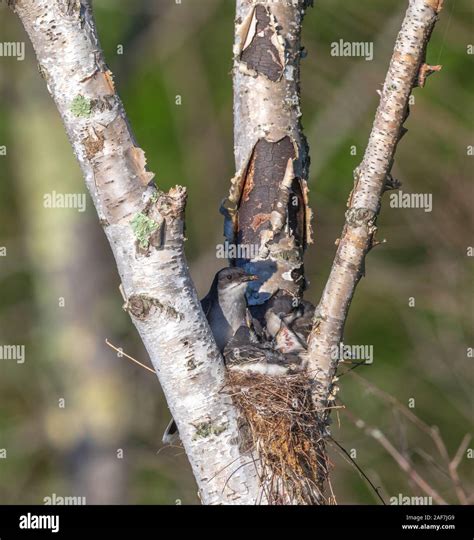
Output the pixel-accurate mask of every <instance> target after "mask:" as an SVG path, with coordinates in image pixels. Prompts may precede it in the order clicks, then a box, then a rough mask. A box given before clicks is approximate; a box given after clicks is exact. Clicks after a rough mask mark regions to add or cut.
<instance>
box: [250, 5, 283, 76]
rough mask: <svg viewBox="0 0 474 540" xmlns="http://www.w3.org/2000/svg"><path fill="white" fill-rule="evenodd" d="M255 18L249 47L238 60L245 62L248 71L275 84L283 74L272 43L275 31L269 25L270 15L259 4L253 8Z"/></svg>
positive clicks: (276, 50) (278, 57) (277, 54)
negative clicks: (250, 70) (254, 26)
mask: <svg viewBox="0 0 474 540" xmlns="http://www.w3.org/2000/svg"><path fill="white" fill-rule="evenodd" d="M255 17H256V20H257V24H256V28H255V34H254V36H253V39H252V41H251V42H250V45H249V46H248V47H246V48H245V49H244V51H243V52H242V54H241V56H240V60H241V61H242V62H245V63H246V64H247V67H248V68H249V69H252V70H254V71H256V72H257V73H260V74H262V75H265V77H267V78H268V79H270V80H271V81H273V82H276V81H278V80H279V79H280V77H281V75H282V73H283V66H282V64H281V61H280V55H279V52H278V49H277V48H276V47H275V45H274V44H273V42H272V36H273V35H274V34H275V30H274V28H273V27H272V24H271V19H270V14H269V12H268V11H267V9H266V8H265V7H264V6H262V5H260V4H259V5H257V6H256V7H255Z"/></svg>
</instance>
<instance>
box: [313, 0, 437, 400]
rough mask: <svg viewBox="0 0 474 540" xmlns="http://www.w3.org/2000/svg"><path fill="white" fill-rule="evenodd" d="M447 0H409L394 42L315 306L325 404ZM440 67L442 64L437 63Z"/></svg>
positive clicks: (317, 369)
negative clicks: (416, 91)
mask: <svg viewBox="0 0 474 540" xmlns="http://www.w3.org/2000/svg"><path fill="white" fill-rule="evenodd" d="M442 3H443V2H442V0H410V2H409V6H408V9H407V12H406V15H405V18H404V21H403V24H402V28H401V30H400V33H399V34H398V38H397V41H396V44H395V49H394V52H393V56H392V59H391V62H390V66H389V69H388V73H387V76H386V79H385V83H384V86H383V90H382V93H381V98H380V104H379V107H378V109H377V113H376V117H375V121H374V125H373V128H372V132H371V134H370V138H369V142H368V145H367V148H366V151H365V155H364V159H363V161H362V163H361V164H360V166H359V167H357V169H356V170H355V174H354V179H355V183H354V188H353V190H352V193H351V195H350V197H349V200H348V203H347V206H348V210H347V212H346V216H345V217H346V221H345V225H344V229H343V231H342V234H341V238H340V239H339V240H338V241H337V244H338V248H337V252H336V256H335V259H334V262H333V266H332V269H331V272H330V275H329V278H328V281H327V283H326V286H325V288H324V291H323V294H322V297H321V300H320V302H319V305H318V307H317V309H316V314H315V318H314V323H313V330H312V332H311V335H310V339H309V369H310V372H311V376H312V377H313V378H314V381H315V391H314V399H315V403H316V405H317V406H319V407H320V408H322V409H323V408H324V407H325V406H326V405H327V402H328V398H329V396H330V395H331V391H332V387H333V379H334V376H335V373H336V369H337V366H338V356H337V354H335V347H337V346H338V345H339V343H340V342H341V340H342V336H343V331H344V325H345V322H346V318H347V315H348V310H349V306H350V304H351V301H352V297H353V295H354V291H355V288H356V286H357V283H358V282H359V280H360V278H361V277H362V276H363V274H364V263H365V257H366V255H367V253H368V252H369V251H370V250H371V248H372V247H374V246H375V245H377V243H378V242H377V240H376V238H375V234H376V231H377V227H376V225H375V223H376V219H377V216H378V214H379V211H380V206H381V199H382V194H383V192H384V191H385V190H386V189H393V188H394V187H396V182H394V181H393V179H392V177H391V175H390V171H391V168H392V165H393V159H394V155H395V150H396V148H397V144H398V142H399V140H400V139H401V137H402V136H403V134H404V133H405V132H406V129H405V128H404V127H403V124H404V122H405V120H406V118H407V116H408V112H409V111H408V100H409V97H410V94H411V92H412V89H413V88H414V87H415V86H417V85H419V86H423V85H424V83H425V79H426V75H427V74H429V73H430V72H432V71H434V69H432V68H431V67H430V66H427V65H426V64H425V53H426V47H427V44H428V42H429V39H430V36H431V32H432V30H433V28H434V25H435V22H436V20H437V18H438V13H439V11H440V10H441V6H442ZM436 70H438V67H436Z"/></svg>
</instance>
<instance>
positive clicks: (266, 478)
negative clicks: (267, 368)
mask: <svg viewBox="0 0 474 540" xmlns="http://www.w3.org/2000/svg"><path fill="white" fill-rule="evenodd" d="M310 390H311V388H310V383H309V381H308V378H307V377H306V376H305V375H304V374H295V375H287V376H286V377H271V376H268V375H259V374H246V373H242V372H237V371H229V382H228V385H227V388H226V391H227V392H228V393H229V394H230V395H231V396H232V398H233V400H234V402H235V403H236V405H237V407H238V408H239V409H240V411H241V412H242V416H243V419H244V420H245V425H244V426H242V430H241V431H242V437H243V442H242V444H243V446H244V448H243V449H244V450H246V451H253V452H254V453H255V454H256V455H257V459H258V466H259V467H258V468H259V473H260V475H261V485H262V489H263V493H264V494H265V498H266V499H267V501H268V503H269V504H324V502H325V499H324V497H323V495H322V494H321V491H320V488H319V487H318V486H321V485H322V483H323V482H324V479H325V478H326V477H327V463H326V459H325V457H324V456H325V452H324V442H323V440H322V438H321V433H323V428H322V426H321V423H320V419H319V418H318V415H317V414H316V411H315V409H314V405H313V402H312V399H311V391H310Z"/></svg>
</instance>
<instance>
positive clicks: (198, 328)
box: [12, 0, 259, 504]
mask: <svg viewBox="0 0 474 540" xmlns="http://www.w3.org/2000/svg"><path fill="white" fill-rule="evenodd" d="M12 7H13V9H14V11H15V12H16V13H17V15H18V16H19V18H20V20H21V22H22V24H23V26H24V27H25V30H26V31H27V33H28V35H29V37H30V39H31V42H32V44H33V47H34V49H35V52H36V56H37V58H38V62H39V68H40V72H41V74H42V76H43V77H44V79H45V81H46V83H47V86H48V90H49V92H50V94H51V96H52V97H53V99H54V101H55V103H56V106H57V108H58V110H59V112H60V114H61V116H62V119H63V122H64V125H65V128H66V131H67V134H68V136H69V139H70V141H71V144H72V146H73V149H74V153H75V155H76V156H77V159H78V161H79V164H80V166H81V168H82V171H83V174H84V178H85V181H86V184H87V187H88V189H89V191H90V194H91V196H92V199H93V201H94V204H95V207H96V209H97V213H98V215H99V218H100V221H101V224H102V226H103V228H104V231H105V234H106V235H107V238H108V240H109V242H110V245H111V248H112V250H113V253H114V256H115V259H116V262H117V268H118V271H119V274H120V277H121V279H122V284H123V289H124V293H125V296H126V298H127V299H128V300H127V301H126V303H125V306H124V308H125V309H126V310H127V311H128V312H129V313H130V316H131V317H132V320H133V322H134V324H135V326H136V327H137V329H138V332H139V333H140V336H141V338H142V340H143V343H144V345H145V347H146V349H147V351H148V353H149V355H150V358H151V361H152V363H153V365H154V367H155V370H156V372H157V374H158V377H159V379H160V382H161V385H162V387H163V390H164V392H165V395H166V398H167V401H168V405H169V407H170V410H171V412H172V414H173V416H174V418H175V419H176V422H177V424H178V427H179V431H180V436H181V439H182V441H183V444H184V447H185V450H186V452H187V455H188V458H189V461H190V463H191V465H192V468H193V471H194V475H195V477H196V481H197V484H198V486H199V491H200V496H201V499H202V501H203V502H204V503H207V504H216V503H233V504H243V503H247V504H253V503H255V502H256V500H257V498H258V493H259V486H258V478H257V474H256V469H255V466H254V463H253V462H252V459H251V457H250V458H249V456H243V455H241V451H240V448H239V444H238V443H239V431H238V416H237V412H236V410H235V408H234V407H233V405H232V402H231V399H230V398H229V397H228V396H226V395H225V394H224V393H221V392H219V390H220V389H221V388H222V387H223V386H224V384H225V368H224V365H223V362H222V358H221V356H220V354H219V352H218V349H217V347H216V345H215V342H214V339H213V336H212V334H211V332H210V329H209V326H208V324H207V321H206V319H205V317H204V314H203V313H202V310H201V307H200V304H199V300H198V297H197V294H196V291H195V288H194V286H193V283H192V281H191V279H190V277H189V273H188V269H187V264H186V259H185V256H184V251H183V240H184V234H183V213H184V207H185V202H186V190H185V189H184V188H182V187H179V186H176V187H175V188H173V189H171V190H170V191H169V192H168V193H163V192H161V191H159V190H157V189H156V187H155V185H154V183H153V182H152V178H153V174H152V173H150V172H148V171H147V169H146V159H145V155H144V152H143V150H141V149H140V148H139V147H138V146H137V144H136V142H135V140H134V137H133V135H132V133H131V130H130V127H129V124H128V121H127V119H126V116H125V112H124V109H123V106H122V103H121V101H120V99H119V97H118V95H117V93H116V91H115V88H114V82H113V78H112V74H111V72H110V71H109V70H108V68H107V66H106V65H105V62H104V59H103V55H102V51H101V49H100V45H99V42H98V38H97V34H96V30H95V25H94V21H93V18H92V11H91V6H90V1H89V0H74V1H69V2H64V1H60V0H52V1H51V0H35V1H33V0H17V1H16V2H13V3H12ZM249 462H250V466H249Z"/></svg>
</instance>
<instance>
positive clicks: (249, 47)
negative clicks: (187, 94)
mask: <svg viewBox="0 0 474 540" xmlns="http://www.w3.org/2000/svg"><path fill="white" fill-rule="evenodd" d="M311 3H312V2H310V1H308V0H237V2H236V24H235V36H234V50H233V53H234V67H233V89H234V154H235V165H236V171H237V172H236V174H235V176H234V178H233V179H232V180H231V189H230V194H229V197H228V198H227V199H226V201H224V204H223V207H222V213H223V214H224V216H225V225H224V230H225V236H226V239H227V241H228V242H229V243H231V244H238V245H243V246H245V247H248V246H254V247H257V248H258V254H257V255H255V253H253V254H252V255H251V256H250V257H241V258H239V257H237V258H236V260H235V261H234V262H235V263H236V264H237V265H239V266H243V267H244V268H245V269H246V270H247V271H249V272H251V273H256V274H258V275H259V277H260V280H259V281H256V282H254V283H252V284H250V287H249V289H250V295H249V304H250V305H260V304H263V303H265V302H266V301H267V300H268V299H269V298H270V296H271V295H273V294H275V293H276V292H277V291H279V290H283V291H285V292H286V293H288V294H291V295H292V296H294V297H296V298H298V299H299V298H301V297H302V294H303V290H304V288H305V282H304V269H303V254H304V250H305V248H306V246H307V245H308V244H309V243H311V241H312V239H311V211H310V209H309V205H308V187H307V179H308V168H309V156H308V146H307V142H306V139H305V137H304V135H303V131H302V127H301V122H300V117H301V109H300V89H299V84H300V57H301V46H300V45H301V27H302V21H303V17H304V14H305V10H306V8H307V7H308V5H310V4H311ZM254 251H256V250H254Z"/></svg>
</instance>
